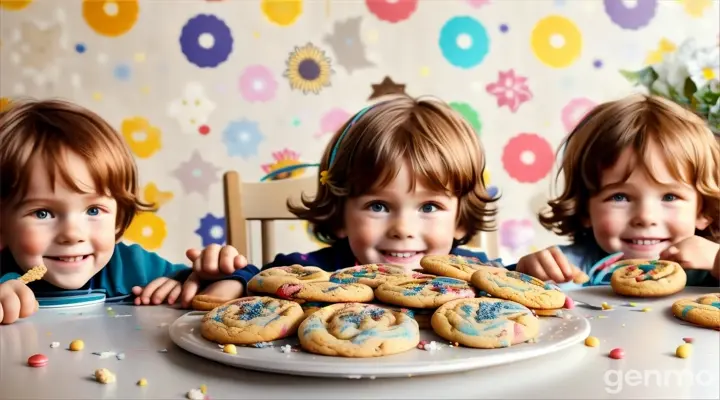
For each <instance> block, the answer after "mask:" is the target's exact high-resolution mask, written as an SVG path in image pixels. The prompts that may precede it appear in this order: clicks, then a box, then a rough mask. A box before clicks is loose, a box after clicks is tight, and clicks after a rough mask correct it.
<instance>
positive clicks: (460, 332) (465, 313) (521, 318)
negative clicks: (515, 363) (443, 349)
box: [430, 297, 540, 349]
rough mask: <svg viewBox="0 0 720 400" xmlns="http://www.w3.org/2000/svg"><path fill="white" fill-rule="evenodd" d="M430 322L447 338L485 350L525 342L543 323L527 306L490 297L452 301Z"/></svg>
mask: <svg viewBox="0 0 720 400" xmlns="http://www.w3.org/2000/svg"><path fill="white" fill-rule="evenodd" d="M430 322H431V324H432V328H433V330H434V331H435V333H437V334H438V335H440V336H441V337H443V338H444V339H447V340H449V341H451V342H458V343H460V344H462V345H464V346H467V347H476V348H482V349H494V348H499V347H509V346H512V345H514V344H518V343H522V342H526V341H528V340H530V339H534V338H535V337H537V335H538V333H539V331H540V322H539V321H538V319H537V317H535V316H534V315H533V314H532V311H530V309H528V308H527V307H525V306H523V305H521V304H518V303H516V302H514V301H509V300H502V299H493V298H488V297H479V298H475V299H459V300H453V301H449V302H447V303H445V304H443V305H442V306H440V308H438V309H437V311H435V313H434V314H433V316H432V319H431V321H430Z"/></svg>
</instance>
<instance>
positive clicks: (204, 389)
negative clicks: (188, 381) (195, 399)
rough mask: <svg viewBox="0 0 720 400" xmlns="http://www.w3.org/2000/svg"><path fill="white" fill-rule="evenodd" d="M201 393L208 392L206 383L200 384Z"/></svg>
mask: <svg viewBox="0 0 720 400" xmlns="http://www.w3.org/2000/svg"><path fill="white" fill-rule="evenodd" d="M200 393H202V394H207V385H206V384H202V385H200Z"/></svg>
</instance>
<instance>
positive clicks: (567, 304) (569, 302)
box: [563, 296, 575, 310]
mask: <svg viewBox="0 0 720 400" xmlns="http://www.w3.org/2000/svg"><path fill="white" fill-rule="evenodd" d="M563 308H567V309H568V310H571V309H573V308H575V301H573V299H571V298H570V296H565V305H564V306H563Z"/></svg>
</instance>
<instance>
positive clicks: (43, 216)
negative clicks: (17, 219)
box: [33, 210, 52, 219]
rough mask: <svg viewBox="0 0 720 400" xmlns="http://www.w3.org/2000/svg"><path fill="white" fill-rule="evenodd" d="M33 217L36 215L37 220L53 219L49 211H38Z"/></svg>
mask: <svg viewBox="0 0 720 400" xmlns="http://www.w3.org/2000/svg"><path fill="white" fill-rule="evenodd" d="M33 215H34V216H35V218H37V219H48V218H52V214H51V213H50V211H48V210H37V211H35V212H33Z"/></svg>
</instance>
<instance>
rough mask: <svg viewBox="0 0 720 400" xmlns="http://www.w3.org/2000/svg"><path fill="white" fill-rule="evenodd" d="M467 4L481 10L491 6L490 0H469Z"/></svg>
mask: <svg viewBox="0 0 720 400" xmlns="http://www.w3.org/2000/svg"><path fill="white" fill-rule="evenodd" d="M467 2H468V4H469V5H470V7H472V8H480V7H482V6H486V5H488V4H490V0H467Z"/></svg>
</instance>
